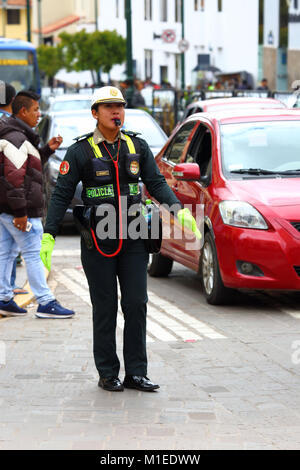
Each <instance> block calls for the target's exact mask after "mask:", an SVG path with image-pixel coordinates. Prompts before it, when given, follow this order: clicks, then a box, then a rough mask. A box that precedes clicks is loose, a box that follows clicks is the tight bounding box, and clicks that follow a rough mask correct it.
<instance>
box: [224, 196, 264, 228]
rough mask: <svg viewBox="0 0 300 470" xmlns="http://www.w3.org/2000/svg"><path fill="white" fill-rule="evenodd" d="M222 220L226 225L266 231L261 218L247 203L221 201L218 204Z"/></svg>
mask: <svg viewBox="0 0 300 470" xmlns="http://www.w3.org/2000/svg"><path fill="white" fill-rule="evenodd" d="M219 209H220V213H221V217H222V220H223V222H224V224H226V225H232V226H234V227H243V228H255V229H259V230H267V229H268V225H267V223H266V221H265V219H264V218H263V216H262V215H261V214H260V213H259V212H258V211H257V210H256V209H255V208H254V207H253V206H251V204H249V203H248V202H243V201H222V202H220V204H219Z"/></svg>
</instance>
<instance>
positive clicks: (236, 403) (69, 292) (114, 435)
mask: <svg viewBox="0 0 300 470" xmlns="http://www.w3.org/2000/svg"><path fill="white" fill-rule="evenodd" d="M64 255H67V256H64ZM53 266H54V269H53V272H51V275H50V276H49V279H48V282H49V285H50V287H51V288H52V290H53V291H54V292H55V294H56V297H57V298H58V300H59V301H60V302H61V303H62V304H63V305H66V306H68V307H70V308H74V309H75V310H76V315H75V317H74V318H73V319H65V320H45V319H37V318H36V317H35V316H34V312H35V310H36V305H35V304H34V303H31V304H29V306H28V315H26V316H25V317H23V318H2V319H0V414H1V419H0V449H2V450H4V449H5V450H9V449H28V450H29V449H34V450H46V449H65V450H77V449H78V450H79V449H80V450H87V449H94V450H95V449H97V450H116V449H119V450H125V449H126V450H129V449H130V450H137V449H142V450H150V449H152V450H154V449H155V450H160V449H162V450H166V449H168V450H176V449H177V450H186V449H188V450H196V449H197V450H199V449H201V450H202V449H203V450H204V449H244V450H246V449H299V448H300V396H299V393H298V390H299V383H300V365H299V364H297V362H298V361H297V357H300V354H299V355H298V356H297V350H296V349H295V350H294V354H295V356H294V359H295V360H294V361H293V360H292V359H291V357H292V356H291V355H292V354H293V350H292V349H291V344H294V345H297V342H296V341H297V340H300V330H299V319H298V318H296V317H293V316H291V315H284V316H281V315H278V316H277V317H276V312H275V318H274V317H273V314H272V319H271V314H270V315H268V314H266V312H265V313H264V315H263V316H262V317H260V316H259V312H257V311H255V310H254V309H253V311H251V314H250V315H248V316H246V317H245V318H243V315H239V316H236V320H234V317H233V315H232V316H231V314H230V313H229V311H224V314H222V315H221V314H220V315H219V316H217V315H216V314H214V312H213V311H210V308H211V307H208V306H207V305H206V304H205V303H200V304H199V302H198V299H193V298H190V301H188V300H187V299H188V297H187V296H186V294H182V295H183V297H182V302H181V303H180V302H179V301H177V299H175V297H174V296H173V293H172V291H168V292H167V291H166V290H165V289H163V286H162V281H161V280H154V281H153V280H151V282H149V321H148V358H149V377H150V378H151V379H152V380H154V381H157V382H158V383H159V384H160V386H161V388H160V389H159V391H157V392H153V393H142V392H138V391H135V390H125V391H124V392H122V393H112V392H106V391H104V390H102V389H99V388H98V387H97V379H98V377H97V372H96V370H95V367H94V362H93V356H92V321H91V306H90V300H89V295H88V290H87V285H86V281H85V278H84V275H83V273H82V268H81V263H80V257H79V251H78V250H69V251H68V252H65V253H63V252H56V258H55V260H54V263H53ZM179 295H180V294H179ZM185 296H186V297H185ZM179 304H180V305H179ZM184 305H185V307H184ZM196 305H197V312H196ZM244 309H245V310H246V309H247V306H244ZM235 313H236V315H237V312H235ZM241 313H243V312H241ZM210 315H211V316H210ZM245 315H246V314H245ZM118 317H119V319H118V329H117V343H118V348H119V357H120V358H122V328H123V323H122V316H121V314H120V315H118ZM246 318H247V322H246ZM254 322H257V325H258V327H257V330H256V334H255V330H254V329H253V325H254ZM293 341H294V343H293ZM298 348H299V349H300V341H299V344H298ZM299 362H300V361H299ZM123 375H124V370H123V369H122V370H121V374H120V378H122V377H123Z"/></svg>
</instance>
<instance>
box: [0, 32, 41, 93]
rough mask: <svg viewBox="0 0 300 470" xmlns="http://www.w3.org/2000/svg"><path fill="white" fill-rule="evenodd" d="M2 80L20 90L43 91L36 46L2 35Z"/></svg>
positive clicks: (0, 60) (0, 66)
mask: <svg viewBox="0 0 300 470" xmlns="http://www.w3.org/2000/svg"><path fill="white" fill-rule="evenodd" d="M0 80H1V81H3V82H7V83H10V84H11V85H13V86H14V87H15V89H16V90H17V92H18V91H21V90H25V89H26V90H32V91H35V92H36V93H38V94H40V93H41V82H40V75H39V68H38V62H37V55H36V48H35V47H34V45H33V44H31V43H30V42H26V41H20V40H18V39H8V38H1V37H0Z"/></svg>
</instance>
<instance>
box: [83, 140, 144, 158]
mask: <svg viewBox="0 0 300 470" xmlns="http://www.w3.org/2000/svg"><path fill="white" fill-rule="evenodd" d="M124 135H125V134H124ZM125 138H126V143H127V147H128V150H129V153H135V146H134V143H133V141H132V139H131V137H129V135H125ZM88 143H89V144H90V146H91V147H92V149H93V152H94V154H95V157H96V158H103V155H102V153H101V150H100V148H99V145H96V144H95V142H94V139H93V136H91V137H89V138H88Z"/></svg>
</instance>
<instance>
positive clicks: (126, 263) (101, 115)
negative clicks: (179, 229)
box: [41, 86, 197, 391]
mask: <svg viewBox="0 0 300 470" xmlns="http://www.w3.org/2000/svg"><path fill="white" fill-rule="evenodd" d="M125 104H126V102H125V100H124V98H123V95H122V93H121V92H120V90H119V89H118V88H115V87H111V86H105V87H102V88H100V89H99V90H97V91H95V93H94V95H93V98H92V103H91V108H92V115H93V117H94V118H95V119H96V120H97V127H96V129H95V131H94V132H93V133H91V134H88V135H86V136H83V137H82V138H79V139H78V140H77V142H76V143H74V144H73V145H71V146H70V147H69V149H68V151H67V153H66V156H65V160H64V161H63V162H62V164H61V167H60V174H59V177H58V179H57V184H56V188H55V191H54V193H53V195H52V199H51V202H50V206H49V209H48V216H47V221H46V225H45V229H44V232H45V233H44V235H43V240H42V249H41V258H42V260H43V262H44V264H45V266H46V267H47V268H48V269H49V270H50V268H51V254H52V250H53V247H54V242H55V240H54V239H55V236H56V234H57V232H58V227H59V224H60V222H61V220H62V219H63V216H64V213H65V211H66V209H67V208H68V206H69V204H70V202H71V200H72V198H73V195H74V192H75V189H76V186H77V184H78V182H79V181H82V184H83V189H82V199H83V202H84V209H86V210H87V211H86V212H85V215H86V214H88V218H89V220H88V223H89V227H90V229H91V232H92V233H93V244H92V246H91V244H90V243H85V241H86V238H85V237H83V236H82V237H81V259H82V265H83V268H84V271H85V274H86V277H87V280H88V284H89V290H90V296H91V301H92V305H93V345H94V347H93V351H94V359H95V364H96V368H97V370H98V372H99V376H100V379H99V383H98V385H99V386H100V387H102V388H103V389H104V390H109V391H122V390H123V389H124V387H126V388H134V389H137V390H141V391H152V390H156V389H158V388H159V385H157V384H155V383H153V382H152V381H151V380H150V379H148V378H147V353H146V304H147V300H148V298H147V264H148V257H149V254H148V252H147V251H146V248H145V243H144V240H142V239H141V238H139V239H130V237H128V238H126V237H125V236H124V234H125V229H123V227H122V224H123V222H122V219H121V218H120V213H122V212H123V213H124V209H122V210H121V208H120V207H121V206H120V204H119V202H120V196H123V197H124V196H126V198H127V208H126V210H127V212H128V211H129V209H130V206H131V205H132V204H137V203H139V202H140V200H141V195H140V192H139V185H138V181H139V177H140V178H141V179H142V181H143V183H144V184H145V185H146V187H147V189H148V191H149V193H150V194H151V195H152V196H153V197H154V198H155V199H156V200H158V201H159V202H160V203H165V204H168V205H169V206H172V205H174V204H179V207H178V209H179V213H178V214H177V216H178V218H180V220H181V223H182V224H183V225H187V226H189V227H190V228H192V230H194V229H195V230H197V229H196V227H195V219H194V218H193V217H192V216H191V214H190V212H189V211H188V210H187V209H181V207H182V206H181V204H180V203H179V201H178V199H177V198H176V197H175V195H174V194H173V192H172V190H171V189H170V188H169V186H168V185H167V183H166V181H165V178H164V177H163V176H162V175H161V173H160V172H159V169H158V167H157V165H156V163H155V160H154V158H153V154H152V153H151V150H150V149H149V146H148V144H147V143H146V142H145V141H144V140H143V139H141V138H139V137H137V136H136V135H135V134H132V133H125V132H124V131H121V130H120V129H121V127H122V125H123V123H124V117H125V109H124V108H125ZM107 204H110V205H111V206H112V207H113V208H114V209H115V210H116V214H117V217H116V220H115V225H116V227H117V235H116V237H114V236H112V237H111V238H108V239H106V240H104V239H99V238H98V237H97V230H96V228H97V220H96V219H95V211H92V209H93V208H98V209H99V207H100V208H101V207H103V206H104V205H107ZM89 210H90V211H89ZM96 213H97V212H96ZM92 214H93V215H92ZM85 220H86V219H85ZM120 229H123V233H122V230H120ZM83 233H84V232H83ZM126 235H127V236H128V233H127V232H126ZM123 238H124V239H123ZM117 279H118V280H119V284H120V291H121V307H122V311H123V314H124V338H123V355H124V366H125V374H126V375H125V379H124V382H123V383H122V382H121V381H120V379H119V369H120V362H119V359H118V356H117V353H116V318H117V310H118V293H117Z"/></svg>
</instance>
